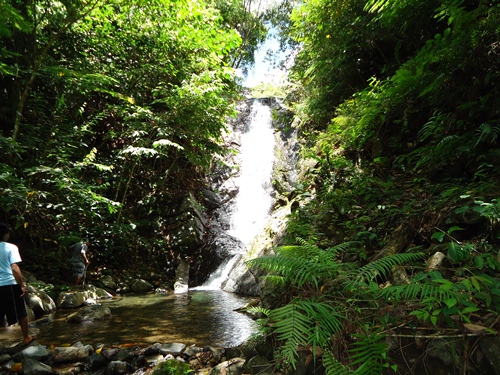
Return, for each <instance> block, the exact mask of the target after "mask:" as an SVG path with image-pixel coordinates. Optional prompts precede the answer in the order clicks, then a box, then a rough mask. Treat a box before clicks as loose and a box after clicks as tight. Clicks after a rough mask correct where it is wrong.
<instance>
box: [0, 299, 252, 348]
mask: <svg viewBox="0 0 500 375" xmlns="http://www.w3.org/2000/svg"><path fill="white" fill-rule="evenodd" d="M249 300H250V298H248V297H242V296H237V295H235V294H232V293H226V292H223V291H220V290H213V291H190V292H189V293H188V294H178V295H173V294H172V295H141V296H125V297H122V298H117V299H113V300H110V301H101V303H103V304H105V305H106V306H108V307H109V308H110V310H111V313H112V317H111V318H109V319H106V320H102V321H95V322H93V323H83V324H68V323H66V317H67V316H68V315H69V314H71V313H72V312H74V311H68V310H59V311H57V312H56V314H54V316H53V317H52V321H51V322H50V323H48V324H46V325H43V324H37V325H36V328H37V329H39V330H40V332H39V334H38V337H37V341H38V342H39V343H40V344H42V345H54V346H61V345H67V344H73V343H75V342H78V341H81V342H83V343H84V344H91V345H94V344H98V343H103V344H105V345H108V346H109V345H131V344H136V345H139V346H147V345H148V344H152V343H155V342H160V343H167V342H181V343H184V344H186V345H192V344H196V345H198V346H204V345H215V346H224V347H229V346H234V345H238V344H240V343H241V342H243V341H244V340H245V339H246V338H248V337H249V336H250V335H251V334H252V333H253V332H254V331H255V322H254V321H253V320H252V319H250V318H249V317H248V316H246V315H244V314H241V313H238V312H235V311H233V310H234V309H236V308H239V307H242V306H244V305H245V304H246V303H248V302H249ZM16 335H18V336H17V337H14V336H16ZM16 339H17V340H16ZM19 339H20V329H19V327H11V328H8V329H0V343H13V342H17V341H18V340H19ZM13 340H14V341H13Z"/></svg>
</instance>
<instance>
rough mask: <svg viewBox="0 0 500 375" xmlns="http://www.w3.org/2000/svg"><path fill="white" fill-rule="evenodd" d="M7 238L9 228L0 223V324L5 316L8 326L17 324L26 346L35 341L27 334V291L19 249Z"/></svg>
mask: <svg viewBox="0 0 500 375" xmlns="http://www.w3.org/2000/svg"><path fill="white" fill-rule="evenodd" d="M9 236H10V228H9V226H8V225H7V224H4V223H0V322H1V323H2V325H3V322H4V317H5V316H6V317H7V324H8V325H12V324H15V323H19V326H20V327H21V332H22V335H23V345H28V344H29V343H31V342H32V341H33V340H34V339H35V337H34V336H30V335H29V332H28V313H27V311H26V304H25V302H24V296H25V295H26V293H27V292H28V290H27V289H26V285H25V284H24V281H23V275H22V274H21V269H20V268H19V265H18V263H20V262H21V256H20V255H19V249H18V247H17V246H16V245H14V244H12V243H9V242H7V241H8V240H9Z"/></svg>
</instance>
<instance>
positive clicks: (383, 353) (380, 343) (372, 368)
mask: <svg viewBox="0 0 500 375" xmlns="http://www.w3.org/2000/svg"><path fill="white" fill-rule="evenodd" d="M380 330H381V328H379V329H378V330H376V331H375V332H368V333H366V332H365V333H364V334H355V335H354V336H355V337H357V338H358V339H359V341H355V342H353V343H352V348H351V349H349V353H350V355H349V358H350V359H351V360H352V362H351V366H359V367H357V368H356V370H355V371H354V374H359V375H376V374H382V373H383V370H384V366H383V364H384V362H385V361H386V358H387V352H388V350H389V348H388V346H387V343H386V341H385V337H386V336H385V335H383V334H381V333H380Z"/></svg>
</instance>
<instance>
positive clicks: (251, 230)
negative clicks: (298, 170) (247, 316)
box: [194, 100, 275, 290]
mask: <svg viewBox="0 0 500 375" xmlns="http://www.w3.org/2000/svg"><path fill="white" fill-rule="evenodd" d="M247 124H248V126H247V127H246V131H244V132H243V133H242V134H241V144H240V149H239V159H240V174H239V176H238V177H237V178H236V180H235V185H236V186H238V187H239V191H238V195H237V196H236V198H235V203H234V207H233V210H232V213H231V228H230V231H229V233H230V234H231V235H232V236H233V237H235V238H237V239H239V240H240V241H241V242H242V243H243V244H244V246H243V251H245V250H246V249H247V247H248V245H249V244H250V243H251V242H252V240H253V239H254V238H255V236H257V235H258V234H259V233H260V232H262V230H264V228H265V226H266V224H267V221H268V219H269V212H270V209H271V204H272V198H271V191H272V187H271V174H272V168H273V162H274V145H275V141H274V131H273V128H272V116H271V108H270V107H269V106H267V105H265V104H263V103H262V102H260V101H259V100H254V102H253V104H252V108H251V112H250V118H249V119H248V121H247ZM242 255H243V254H238V253H236V254H234V255H233V257H232V258H230V259H228V261H227V262H225V263H224V264H222V265H221V266H220V267H219V269H218V270H217V271H216V272H214V274H212V276H211V277H210V278H209V280H208V281H207V282H206V283H205V285H203V286H199V287H196V288H194V289H197V290H200V289H201V290H218V289H220V288H221V286H222V284H223V283H224V281H226V280H227V278H228V275H229V273H230V271H231V269H232V268H233V267H234V265H235V264H236V263H237V262H238V261H239V260H240V259H241V257H242Z"/></svg>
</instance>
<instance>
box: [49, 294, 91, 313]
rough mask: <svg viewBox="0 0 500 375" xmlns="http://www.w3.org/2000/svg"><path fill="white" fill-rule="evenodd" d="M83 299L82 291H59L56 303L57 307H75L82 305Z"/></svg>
mask: <svg viewBox="0 0 500 375" xmlns="http://www.w3.org/2000/svg"><path fill="white" fill-rule="evenodd" d="M85 300H86V298H85V296H84V295H83V293H82V292H61V293H60V294H59V296H58V297H57V303H56V305H57V307H58V308H59V309H75V308H77V307H80V306H82V305H83V301H85Z"/></svg>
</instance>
